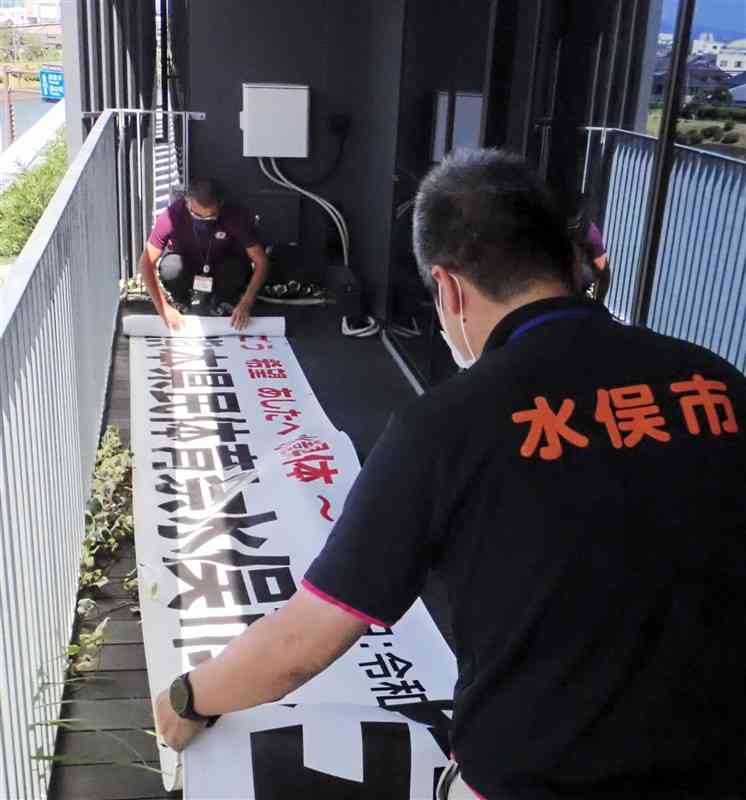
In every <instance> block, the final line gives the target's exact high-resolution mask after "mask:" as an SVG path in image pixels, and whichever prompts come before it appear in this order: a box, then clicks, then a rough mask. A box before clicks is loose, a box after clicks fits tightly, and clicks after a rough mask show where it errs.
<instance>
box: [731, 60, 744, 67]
mask: <svg viewBox="0 0 746 800" xmlns="http://www.w3.org/2000/svg"><path fill="white" fill-rule="evenodd" d="M733 66H734V67H743V61H735V62H734V63H733Z"/></svg>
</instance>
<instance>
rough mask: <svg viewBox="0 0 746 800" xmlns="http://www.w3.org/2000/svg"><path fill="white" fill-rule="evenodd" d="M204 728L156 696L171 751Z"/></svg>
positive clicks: (161, 730)
mask: <svg viewBox="0 0 746 800" xmlns="http://www.w3.org/2000/svg"><path fill="white" fill-rule="evenodd" d="M177 313H178V312H177ZM204 727H205V723H204V722H195V721H194V720H191V719H182V718H181V717H180V716H179V715H178V714H177V713H176V712H175V711H174V710H173V708H172V707H171V701H170V700H169V694H168V691H165V692H161V693H160V694H159V695H158V699H157V700H156V702H155V730H156V733H157V734H158V735H159V736H160V737H161V738H162V739H163V741H164V742H165V743H166V744H167V745H168V746H169V747H170V748H171V749H172V750H176V752H177V753H180V752H181V751H182V750H183V749H184V748H185V747H186V746H187V745H188V744H189V743H190V742H191V741H192V739H194V737H195V736H196V735H197V734H198V733H199V732H200V731H201V730H202V728H204Z"/></svg>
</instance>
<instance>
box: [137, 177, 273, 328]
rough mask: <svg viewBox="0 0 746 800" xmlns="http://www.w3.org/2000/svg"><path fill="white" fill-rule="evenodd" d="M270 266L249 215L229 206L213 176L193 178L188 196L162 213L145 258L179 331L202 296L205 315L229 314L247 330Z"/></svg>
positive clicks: (162, 310) (155, 296) (149, 277)
mask: <svg viewBox="0 0 746 800" xmlns="http://www.w3.org/2000/svg"><path fill="white" fill-rule="evenodd" d="M267 268H268V264H267V256H266V254H265V252H264V248H263V247H262V245H261V244H260V243H259V240H258V238H257V235H256V230H255V229H254V225H253V223H252V222H251V220H250V218H249V215H248V213H247V212H246V211H245V210H244V209H240V208H236V207H231V206H224V205H223V196H222V193H221V191H220V187H219V186H218V184H217V182H216V181H214V180H212V179H210V178H195V179H194V180H192V182H191V183H190V184H189V188H188V190H187V192H186V195H185V196H184V197H183V198H180V199H178V200H177V201H176V202H174V203H172V204H171V205H170V206H169V207H168V208H167V209H166V210H165V211H164V212H163V213H162V214H161V215H160V216H159V217H158V219H157V221H156V224H155V227H154V228H153V230H152V232H151V234H150V237H149V239H148V242H147V245H146V247H145V250H144V252H143V254H142V257H141V258H140V270H141V272H142V275H143V278H144V280H145V285H146V286H147V289H148V292H149V294H150V297H151V299H152V300H153V304H154V305H155V307H156V310H157V311H158V313H159V314H160V315H161V317H162V318H163V321H164V322H165V323H166V325H168V327H169V328H173V329H174V330H178V329H179V328H181V326H182V324H183V317H182V315H183V314H185V313H187V311H188V310H189V308H190V306H191V303H192V300H193V299H200V297H201V298H202V299H203V301H204V302H203V303H202V306H203V308H202V310H201V311H202V313H207V314H210V315H213V316H229V315H230V316H231V324H232V325H233V327H234V328H236V329H238V330H242V329H243V328H245V327H246V325H247V324H248V322H249V319H250V317H251V308H252V306H253V304H254V300H255V299H256V295H257V293H258V292H259V290H260V289H261V287H262V285H263V284H264V281H265V280H266V277H267ZM252 269H253V272H252ZM159 277H160V281H159ZM161 284H162V285H163V286H161ZM163 287H165V288H166V289H167V290H168V292H169V294H170V295H171V299H172V302H169V301H168V300H167V299H166V296H165V294H164V292H163Z"/></svg>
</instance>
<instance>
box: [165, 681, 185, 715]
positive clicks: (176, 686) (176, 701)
mask: <svg viewBox="0 0 746 800" xmlns="http://www.w3.org/2000/svg"><path fill="white" fill-rule="evenodd" d="M169 700H170V701H171V708H173V710H174V711H175V712H176V713H177V714H178V715H179V716H182V715H183V714H184V712H185V711H186V710H187V708H188V707H189V689H188V688H187V686H186V683H185V682H184V679H183V678H177V679H176V680H175V681H174V682H173V683H172V684H171V689H170V690H169Z"/></svg>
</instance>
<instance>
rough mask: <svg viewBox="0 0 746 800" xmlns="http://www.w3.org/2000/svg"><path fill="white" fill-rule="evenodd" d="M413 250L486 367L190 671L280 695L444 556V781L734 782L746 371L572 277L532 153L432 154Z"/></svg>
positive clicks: (560, 793) (452, 384)
mask: <svg viewBox="0 0 746 800" xmlns="http://www.w3.org/2000/svg"><path fill="white" fill-rule="evenodd" d="M415 251H416V254H417V258H418V262H419V265H420V268H421V271H422V274H423V277H424V279H425V281H426V282H427V283H428V285H429V286H430V287H431V288H432V290H433V292H434V294H435V296H436V297H437V298H438V310H439V315H440V319H441V324H442V326H443V331H444V334H445V336H446V338H447V340H448V341H449V343H450V344H451V346H452V349H453V351H454V355H455V356H456V358H457V360H458V361H459V362H461V363H462V364H463V365H464V366H469V365H470V364H471V363H472V362H473V361H474V360H476V363H475V364H474V365H473V367H472V368H471V369H469V370H467V371H464V372H461V373H460V374H459V375H457V376H456V377H455V378H453V379H452V380H450V381H448V382H447V383H446V384H444V385H442V386H440V387H439V388H437V389H436V390H434V391H432V392H430V393H429V394H428V395H426V396H425V397H423V398H421V399H420V400H418V401H417V402H416V403H414V404H413V405H412V407H411V408H410V409H408V410H407V411H405V412H404V413H402V414H398V415H397V416H396V417H395V418H394V419H393V420H392V422H391V423H390V425H389V426H388V428H387V430H386V431H385V433H384V434H383V436H382V438H381V440H380V442H379V443H378V445H377V446H376V448H375V449H374V451H373V452H372V453H371V455H370V457H369V459H368V461H367V462H366V463H365V466H364V468H363V470H362V472H361V474H360V476H359V478H358V480H357V482H356V484H355V486H354V487H353V489H352V491H351V493H350V496H349V498H348V500H347V503H346V506H345V510H344V513H343V515H342V517H341V518H340V520H339V522H338V523H337V525H336V527H335V529H334V531H333V532H332V534H331V536H330V537H329V540H328V542H327V544H326V546H325V547H324V549H323V550H322V552H321V553H320V555H319V556H318V557H317V559H316V561H315V562H314V563H313V564H312V566H311V568H310V569H309V571H308V573H307V575H306V580H305V581H304V584H303V588H302V589H300V590H299V591H298V592H297V593H296V595H295V596H294V597H293V598H292V599H291V600H290V601H289V602H288V604H287V605H286V606H285V607H284V608H283V609H281V610H279V611H278V612H276V613H275V614H273V615H271V616H269V617H265V618H263V619H262V620H260V621H259V622H256V623H255V624H254V625H252V626H251V628H249V629H248V630H247V631H246V632H245V633H244V634H243V635H242V636H240V637H238V638H237V639H236V640H234V642H232V643H231V644H230V645H229V646H228V647H227V648H226V650H225V651H224V652H223V653H222V654H221V655H220V656H219V657H218V658H216V659H214V660H212V661H208V662H206V663H204V664H202V665H200V666H199V667H198V668H197V669H195V670H194V671H193V672H192V673H190V676H189V679H188V682H189V683H190V685H191V690H192V695H191V697H192V700H193V702H192V707H191V711H193V712H196V714H197V715H210V714H218V713H224V712H226V711H230V710H233V709H237V708H245V707H250V706H253V705H257V704H259V703H263V702H267V701H268V700H270V699H274V698H278V697H282V696H283V695H284V694H286V693H287V692H288V691H290V690H292V689H294V688H296V687H297V686H298V685H300V684H302V683H303V682H304V681H305V680H308V679H309V678H310V677H312V676H313V675H315V674H317V673H318V672H320V671H321V670H322V669H323V668H324V667H325V666H326V665H327V664H329V663H331V662H332V661H333V660H334V659H335V658H337V657H338V656H339V655H340V654H342V653H343V652H345V650H346V649H347V648H348V647H349V646H350V645H351V644H352V643H353V642H354V641H355V640H356V639H357V638H358V637H359V636H360V635H361V634H362V633H363V632H364V631H365V630H366V626H367V624H368V621H370V620H371V619H375V620H382V621H383V622H386V623H387V624H393V623H395V622H396V621H397V620H398V619H399V618H400V617H401V616H402V615H403V614H404V612H405V611H406V610H407V608H408V607H409V606H410V605H411V603H412V602H413V601H414V600H415V599H416V597H417V596H418V594H419V593H420V592H421V590H422V587H423V585H424V582H425V577H426V575H427V572H428V569H429V568H431V567H433V568H434V569H435V570H437V571H438V572H439V573H440V575H441V576H442V578H443V580H444V582H445V584H446V586H447V589H448V597H449V600H450V604H451V612H452V623H453V631H454V638H455V643H456V655H457V659H458V668H459V679H458V683H457V685H456V687H455V697H454V699H455V712H454V717H453V729H452V749H453V757H454V760H455V762H454V763H456V762H457V764H458V769H460V772H461V774H460V775H459V774H458V769H457V768H456V766H454V767H453V768H452V769H451V770H449V773H448V774H447V778H446V779H445V780H444V782H443V783H444V785H443V786H442V796H445V797H449V798H460V797H470V796H472V794H473V795H476V796H482V797H486V798H489V800H499V799H500V798H521V799H523V798H526V799H528V798H531V800H534V799H537V800H538V799H539V798H542V799H543V798H619V799H620V800H621V798H625V800H629V799H631V798H638V797H645V798H685V797H686V798H713V797H722V798H725V797H729V796H732V795H734V794H737V793H738V792H739V791H740V790H742V789H743V788H744V787H745V786H746V784H745V783H744V772H745V769H744V743H745V741H744V728H745V727H746V723H745V722H744V720H746V681H744V659H743V648H742V645H741V641H742V638H743V628H744V613H745V610H746V538H745V537H744V533H745V532H746V511H745V510H744V502H743V485H742V482H743V480H744V476H746V441H745V439H744V432H743V425H744V420H745V419H746V380H745V379H744V378H743V376H742V375H741V374H740V373H739V372H737V371H736V370H735V369H734V368H733V367H731V366H730V365H729V364H727V363H726V362H725V361H723V360H722V359H721V358H718V357H717V356H715V355H713V354H712V353H710V352H708V351H706V350H704V349H702V348H699V347H697V346H695V345H692V344H688V343H686V342H683V341H679V340H676V339H671V338H667V337H663V336H659V335H657V334H654V333H652V332H650V331H646V330H642V329H637V328H631V327H625V326H622V325H620V324H617V323H616V322H615V321H614V320H613V319H612V318H611V316H610V315H609V313H608V312H607V311H606V309H605V308H604V307H603V306H601V305H599V304H593V303H590V302H588V301H584V300H582V299H578V298H576V297H574V296H573V289H574V287H573V285H572V282H571V279H570V277H569V276H570V275H571V274H572V269H573V251H572V246H571V244H570V241H569V239H568V236H567V232H566V229H565V223H564V220H563V218H562V215H561V214H559V213H557V212H556V211H555V209H554V208H553V206H552V204H551V202H550V201H549V199H548V197H547V196H546V194H545V191H544V189H543V188H542V186H541V184H540V183H539V182H538V180H537V179H536V178H534V177H533V175H532V174H531V173H530V172H529V171H528V170H527V169H526V168H525V166H524V165H523V164H522V163H521V162H520V161H518V160H516V159H515V158H513V157H510V156H507V155H504V154H500V153H497V152H494V151H475V152H471V153H463V154H459V155H455V156H453V157H450V158H448V159H446V160H445V161H444V162H443V163H442V164H441V165H440V166H438V167H436V168H435V169H434V170H433V172H432V173H431V174H430V175H429V176H428V177H427V178H426V179H425V181H424V182H423V185H422V187H421V191H420V194H419V196H418V199H417V206H416V211H415ZM182 680H183V679H182ZM157 723H158V727H159V730H160V731H161V733H162V734H163V735H164V736H165V737H166V739H167V740H168V741H169V742H170V743H171V744H172V745H174V746H175V747H178V748H180V747H183V746H185V745H186V744H187V743H188V741H189V740H190V738H191V737H192V736H193V735H194V734H195V733H196V732H197V731H198V730H199V729H200V727H201V725H202V723H201V722H200V721H193V720H191V719H182V718H180V717H179V716H177V715H176V714H175V713H174V711H173V709H172V707H171V704H170V702H169V698H168V696H167V695H166V694H164V695H162V696H161V697H160V698H159V700H158V704H157ZM448 783H450V784H451V785H450V786H446V784H448ZM469 787H470V788H469Z"/></svg>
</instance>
